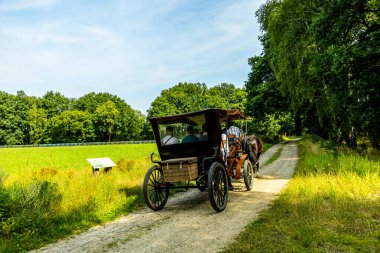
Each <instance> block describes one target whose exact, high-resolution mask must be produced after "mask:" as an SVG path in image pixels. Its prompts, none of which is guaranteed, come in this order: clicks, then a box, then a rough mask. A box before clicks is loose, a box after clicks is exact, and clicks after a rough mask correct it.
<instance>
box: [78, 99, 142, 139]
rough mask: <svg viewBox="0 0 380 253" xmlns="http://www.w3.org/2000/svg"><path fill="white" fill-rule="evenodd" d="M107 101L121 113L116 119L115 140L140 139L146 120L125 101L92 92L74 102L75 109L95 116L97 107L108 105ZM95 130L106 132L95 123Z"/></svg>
mask: <svg viewBox="0 0 380 253" xmlns="http://www.w3.org/2000/svg"><path fill="white" fill-rule="evenodd" d="M107 101H112V102H113V103H114V104H115V107H116V109H117V110H118V111H119V116H118V117H116V118H115V122H114V128H113V132H114V134H115V135H114V140H118V141H121V140H135V139H139V138H140V137H141V136H140V135H141V132H142V129H143V125H144V119H143V118H142V117H141V116H142V115H141V113H140V112H139V111H137V110H133V109H132V107H131V106H130V105H128V104H127V103H126V102H125V101H124V100H122V99H121V98H119V97H117V96H115V95H111V94H109V93H94V92H91V93H88V94H86V95H84V96H83V97H80V98H79V99H77V100H76V101H74V102H73V108H75V109H77V110H81V111H87V112H89V113H91V114H95V113H96V109H97V107H98V106H100V105H103V104H105V103H107ZM94 128H95V132H96V133H102V132H104V131H103V130H102V128H104V126H103V125H102V124H100V125H98V124H97V123H95V125H94ZM96 140H97V141H106V140H107V139H105V138H104V137H101V136H96Z"/></svg>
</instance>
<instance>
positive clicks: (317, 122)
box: [246, 0, 380, 148]
mask: <svg viewBox="0 0 380 253" xmlns="http://www.w3.org/2000/svg"><path fill="white" fill-rule="evenodd" d="M376 4H379V2H378V0H375V1H369V0H355V1H351V0H343V1H319V0H311V1H301V2H300V1H296V0H285V1H268V2H267V3H266V4H264V5H263V6H261V8H260V9H259V11H258V12H257V16H258V20H259V22H260V24H261V28H262V30H263V35H262V36H261V37H260V38H261V41H262V43H263V46H264V52H263V54H262V56H260V57H254V58H252V59H251V61H250V64H251V66H252V72H251V73H250V75H249V81H248V82H247V85H246V87H247V91H248V94H249V97H248V104H247V110H248V111H252V112H254V110H255V108H256V109H257V108H258V106H259V105H261V106H264V107H265V110H266V111H268V112H270V110H271V109H270V108H269V107H270V106H265V104H263V103H262V104H260V103H259V102H260V101H262V99H261V98H262V97H264V98H268V100H269V102H268V104H271V103H272V104H273V109H272V110H275V111H276V112H284V111H285V112H286V111H290V110H289V109H291V111H292V112H293V113H294V115H295V124H296V132H297V133H300V129H299V127H300V124H301V123H303V127H304V130H306V131H307V132H311V133H314V134H318V135H319V136H322V137H324V138H327V137H329V136H330V137H333V138H336V139H338V137H339V135H337V133H340V135H344V136H348V132H349V131H350V130H351V127H355V129H356V130H358V131H361V132H362V133H363V132H367V133H368V135H369V136H370V137H371V142H372V145H373V146H374V147H376V148H379V145H378V142H377V139H378V137H379V134H380V133H379V128H378V127H377V126H378V125H379V123H380V122H379V118H380V115H379V111H380V110H378V105H377V101H378V99H379V89H378V88H377V87H378V85H379V80H380V76H379V73H380V69H379V61H378V59H379V58H380V50H379V48H380V21H379V20H380V19H379V14H380V11H379V8H378V6H377V7H375V6H376ZM259 87H264V88H261V89H260V88H259ZM265 87H266V88H267V89H265ZM278 89H279V90H281V92H282V94H283V96H284V97H285V100H284V99H282V100H281V99H280V100H277V101H276V100H275V99H277V98H278V97H276V96H275V95H274V94H276V93H275V92H276V91H277V90H278ZM268 93H269V94H268ZM263 94H264V95H263ZM265 94H268V95H269V96H265ZM271 98H273V100H271ZM280 98H281V97H280ZM278 101H284V102H285V103H283V104H280V105H279V104H278ZM287 103H288V105H287ZM257 110H259V111H260V109H257ZM268 112H267V113H268ZM270 114H272V113H270ZM256 117H258V119H260V120H261V119H262V117H263V114H261V117H260V113H257V115H256Z"/></svg>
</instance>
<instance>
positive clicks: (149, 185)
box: [144, 168, 168, 210]
mask: <svg viewBox="0 0 380 253" xmlns="http://www.w3.org/2000/svg"><path fill="white" fill-rule="evenodd" d="M144 190H145V200H146V202H147V204H148V206H149V207H150V208H151V209H153V210H160V209H162V208H163V207H164V206H165V204H166V201H167V199H168V188H167V187H166V186H165V185H164V176H163V173H162V171H161V170H160V169H158V168H153V169H152V170H151V171H150V174H149V176H148V178H146V182H145V189H144Z"/></svg>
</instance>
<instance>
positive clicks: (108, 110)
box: [95, 100, 120, 142]
mask: <svg viewBox="0 0 380 253" xmlns="http://www.w3.org/2000/svg"><path fill="white" fill-rule="evenodd" d="M119 115H120V112H119V110H118V109H117V108H116V105H115V103H114V102H112V101H111V100H108V101H107V102H106V103H105V104H101V105H99V106H98V107H97V108H96V110H95V118H96V125H97V126H98V130H99V133H98V134H97V136H98V137H99V135H100V136H104V135H106V136H107V139H108V142H110V141H111V136H112V133H113V131H114V128H115V124H116V121H117V118H118V116H119Z"/></svg>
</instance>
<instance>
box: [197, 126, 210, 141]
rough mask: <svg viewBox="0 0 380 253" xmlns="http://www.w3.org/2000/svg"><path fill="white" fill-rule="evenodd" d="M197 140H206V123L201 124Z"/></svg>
mask: <svg viewBox="0 0 380 253" xmlns="http://www.w3.org/2000/svg"><path fill="white" fill-rule="evenodd" d="M198 138H199V141H207V139H208V137H207V125H206V124H203V125H202V133H201V134H200V135H199V137H198Z"/></svg>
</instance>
